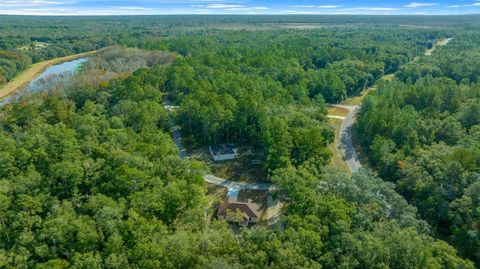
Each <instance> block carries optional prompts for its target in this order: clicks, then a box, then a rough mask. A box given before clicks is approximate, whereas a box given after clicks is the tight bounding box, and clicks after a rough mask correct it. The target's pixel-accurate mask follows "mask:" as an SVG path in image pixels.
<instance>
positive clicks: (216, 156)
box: [208, 144, 238, 162]
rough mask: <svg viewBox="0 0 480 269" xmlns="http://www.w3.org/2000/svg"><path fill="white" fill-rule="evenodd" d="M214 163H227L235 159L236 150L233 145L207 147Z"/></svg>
mask: <svg viewBox="0 0 480 269" xmlns="http://www.w3.org/2000/svg"><path fill="white" fill-rule="evenodd" d="M208 150H209V151H210V154H211V155H212V158H213V160H214V161H216V162H219V161H228V160H233V159H235V158H236V157H237V153H238V149H237V148H236V147H235V145H234V144H220V145H211V146H209V147H208Z"/></svg>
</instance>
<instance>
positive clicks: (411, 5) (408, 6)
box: [404, 2, 438, 8]
mask: <svg viewBox="0 0 480 269" xmlns="http://www.w3.org/2000/svg"><path fill="white" fill-rule="evenodd" d="M436 5H438V3H420V2H411V3H410V4H408V5H405V6H404V7H407V8H417V7H433V6H436Z"/></svg>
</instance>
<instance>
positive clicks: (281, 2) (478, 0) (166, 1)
mask: <svg viewBox="0 0 480 269" xmlns="http://www.w3.org/2000/svg"><path fill="white" fill-rule="evenodd" d="M0 14H10V15H156V14H159V15H160V14H162V15H163V14H357V15H365V14H371V15H440V14H441V15H445V14H448V15H458V14H480V0H428V1H413V2H412V1H400V0H390V1H386V0H288V1H287V0H271V1H266V0H137V1H132V0H104V1H100V0H96V1H95V0H0Z"/></svg>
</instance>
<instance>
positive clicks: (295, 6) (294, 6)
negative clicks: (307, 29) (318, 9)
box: [290, 5, 315, 8]
mask: <svg viewBox="0 0 480 269" xmlns="http://www.w3.org/2000/svg"><path fill="white" fill-rule="evenodd" d="M290 7H291V8H314V7H315V6H314V5H292V6H290Z"/></svg>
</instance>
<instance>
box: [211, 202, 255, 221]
mask: <svg viewBox="0 0 480 269" xmlns="http://www.w3.org/2000/svg"><path fill="white" fill-rule="evenodd" d="M217 217H218V219H220V220H225V221H229V222H239V223H257V222H258V220H259V218H260V206H259V205H258V204H256V203H250V202H247V203H245V202H239V201H237V199H234V198H226V199H225V201H224V202H223V203H222V204H221V205H220V207H219V208H218V213H217Z"/></svg>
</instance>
